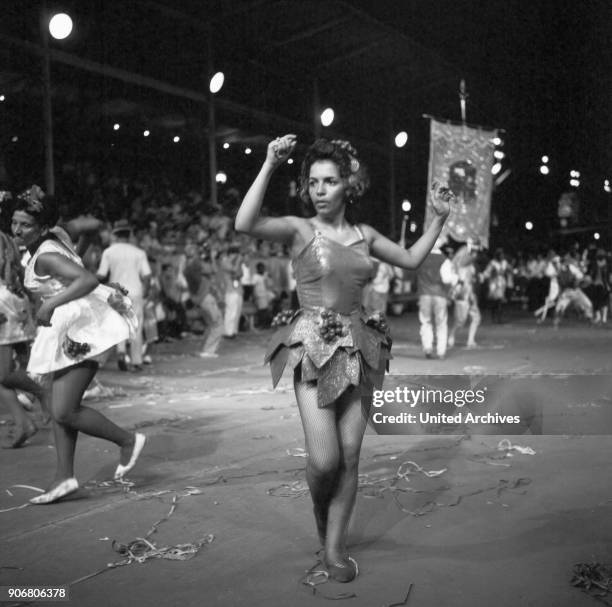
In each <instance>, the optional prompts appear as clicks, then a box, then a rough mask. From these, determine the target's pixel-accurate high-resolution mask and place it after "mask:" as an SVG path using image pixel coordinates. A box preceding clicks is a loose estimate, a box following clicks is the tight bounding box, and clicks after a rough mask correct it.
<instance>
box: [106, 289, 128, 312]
mask: <svg viewBox="0 0 612 607" xmlns="http://www.w3.org/2000/svg"><path fill="white" fill-rule="evenodd" d="M109 286H110V287H113V288H114V289H115V290H114V292H113V293H111V294H110V295H109V296H108V298H107V300H106V301H107V303H108V305H109V306H110V307H111V308H112V309H113V310H115V311H116V312H119V314H127V313H128V312H129V311H130V310H131V309H132V302H131V301H130V300H129V299H128V297H127V294H128V291H127V289H126V288H125V287H123V286H121V285H120V284H118V283H112V284H110V285H109Z"/></svg>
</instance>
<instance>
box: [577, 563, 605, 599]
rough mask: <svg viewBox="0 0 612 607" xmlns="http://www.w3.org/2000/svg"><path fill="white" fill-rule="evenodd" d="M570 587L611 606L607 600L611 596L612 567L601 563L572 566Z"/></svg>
mask: <svg viewBox="0 0 612 607" xmlns="http://www.w3.org/2000/svg"><path fill="white" fill-rule="evenodd" d="M573 572H574V574H573V576H572V579H571V582H570V583H571V584H572V586H575V587H576V588H580V589H581V590H582V591H583V592H585V593H586V594H588V595H589V596H591V597H593V598H594V599H596V600H598V601H600V602H601V603H603V604H604V605H612V602H610V601H608V600H607V597H608V595H610V594H612V566H610V565H606V564H603V563H577V564H576V565H574V569H573Z"/></svg>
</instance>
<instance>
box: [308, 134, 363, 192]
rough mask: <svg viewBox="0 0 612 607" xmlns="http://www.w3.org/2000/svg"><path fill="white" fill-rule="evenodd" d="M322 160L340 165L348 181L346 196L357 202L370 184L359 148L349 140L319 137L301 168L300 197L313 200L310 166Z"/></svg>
mask: <svg viewBox="0 0 612 607" xmlns="http://www.w3.org/2000/svg"><path fill="white" fill-rule="evenodd" d="M320 160H330V161H331V162H333V163H335V164H336V165H337V166H338V170H339V172H340V177H341V178H342V179H344V180H346V182H347V186H346V198H347V200H348V201H349V202H355V200H356V199H358V198H361V197H362V196H363V194H364V193H365V191H366V189H367V188H368V186H369V185H370V180H369V177H368V173H367V170H366V168H365V166H364V165H363V163H362V162H361V161H360V160H359V159H358V156H357V150H355V148H354V147H353V146H352V145H351V144H350V143H349V142H348V141H341V140H337V139H334V140H333V141H330V140H328V139H317V140H316V141H315V142H314V143H313V144H312V145H311V146H310V147H309V148H308V150H307V151H306V156H304V160H303V161H302V167H301V169H300V198H301V199H302V200H303V201H304V202H305V203H307V204H308V203H309V202H311V200H310V196H309V195H308V181H309V179H310V167H311V166H312V165H313V164H314V163H315V162H318V161H320Z"/></svg>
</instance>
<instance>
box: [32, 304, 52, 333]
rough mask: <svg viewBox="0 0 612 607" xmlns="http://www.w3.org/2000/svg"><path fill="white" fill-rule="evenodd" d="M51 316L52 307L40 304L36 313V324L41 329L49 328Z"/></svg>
mask: <svg viewBox="0 0 612 607" xmlns="http://www.w3.org/2000/svg"><path fill="white" fill-rule="evenodd" d="M52 316H53V307H52V306H50V305H49V304H48V303H47V302H44V303H42V304H41V306H40V308H38V312H36V324H37V325H40V326H42V327H50V326H51V317H52Z"/></svg>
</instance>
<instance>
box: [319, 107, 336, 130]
mask: <svg viewBox="0 0 612 607" xmlns="http://www.w3.org/2000/svg"><path fill="white" fill-rule="evenodd" d="M334 117H335V114H334V110H333V109H332V108H330V107H328V108H325V109H324V110H323V111H322V112H321V124H322V125H323V126H329V125H330V124H331V123H332V122H333V121H334Z"/></svg>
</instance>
